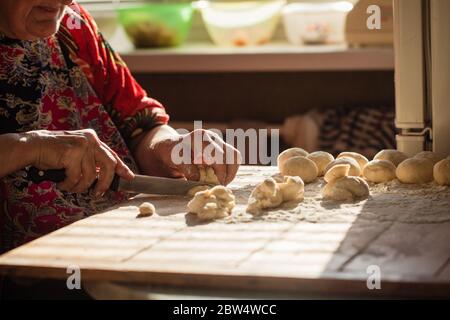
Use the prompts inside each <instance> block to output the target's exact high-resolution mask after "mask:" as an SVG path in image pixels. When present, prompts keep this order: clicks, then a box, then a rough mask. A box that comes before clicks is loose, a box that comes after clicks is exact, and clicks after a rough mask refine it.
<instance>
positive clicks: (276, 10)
mask: <svg viewBox="0 0 450 320" xmlns="http://www.w3.org/2000/svg"><path fill="white" fill-rule="evenodd" d="M285 3H286V0H260V1H242V2H225V1H219V2H217V1H214V2H210V1H199V2H197V5H196V6H197V8H199V9H200V10H201V14H202V17H203V21H204V22H205V26H206V29H207V31H208V33H209V35H210V37H211V38H212V40H213V41H214V43H215V44H217V45H219V46H252V45H260V44H264V43H267V42H269V41H270V39H271V38H272V35H273V33H274V31H275V27H276V26H277V23H278V20H279V17H280V13H281V9H282V7H283V6H284V4H285Z"/></svg>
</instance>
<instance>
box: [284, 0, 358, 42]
mask: <svg viewBox="0 0 450 320" xmlns="http://www.w3.org/2000/svg"><path fill="white" fill-rule="evenodd" d="M352 8H353V4H352V3H351V2H347V1H338V2H329V3H292V4H289V5H286V6H285V7H284V8H283V13H282V15H283V24H284V30H285V32H286V37H287V39H288V40H289V42H290V43H292V44H295V45H301V44H321V43H342V42H344V39H345V36H344V28H345V18H346V16H347V14H348V12H349V11H351V10H352Z"/></svg>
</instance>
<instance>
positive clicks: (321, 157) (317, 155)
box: [306, 151, 334, 177]
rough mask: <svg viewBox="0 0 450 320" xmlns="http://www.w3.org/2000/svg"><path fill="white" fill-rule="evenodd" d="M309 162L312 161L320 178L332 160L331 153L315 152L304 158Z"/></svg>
mask: <svg viewBox="0 0 450 320" xmlns="http://www.w3.org/2000/svg"><path fill="white" fill-rule="evenodd" d="M306 157H307V158H308V159H309V160H312V161H314V163H315V164H316V166H317V169H318V171H319V172H318V176H319V177H321V176H323V175H324V174H325V168H326V167H327V165H328V164H329V163H330V162H332V161H333V160H334V157H333V155H332V154H331V153H328V152H325V151H316V152H313V153H310V154H308V155H307V156H306Z"/></svg>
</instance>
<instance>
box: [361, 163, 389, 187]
mask: <svg viewBox="0 0 450 320" xmlns="http://www.w3.org/2000/svg"><path fill="white" fill-rule="evenodd" d="M395 170H396V168H395V166H394V164H393V163H392V162H390V161H388V160H372V161H370V162H369V163H368V164H367V165H366V166H365V167H364V169H363V176H364V178H366V179H367V180H368V181H371V182H375V183H382V182H388V181H391V180H394V179H395V178H396V175H395Z"/></svg>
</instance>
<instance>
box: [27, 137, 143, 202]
mask: <svg viewBox="0 0 450 320" xmlns="http://www.w3.org/2000/svg"><path fill="white" fill-rule="evenodd" d="M30 135H31V138H30V144H32V146H33V147H34V150H35V151H34V155H35V156H34V161H33V163H32V165H33V166H35V167H37V168H38V169H41V170H48V169H65V172H66V179H65V180H64V181H63V182H61V183H59V184H58V187H59V188H60V189H61V190H64V191H68V192H73V193H81V192H85V191H87V190H88V189H89V187H90V186H91V185H92V184H93V183H94V181H95V179H97V178H98V181H97V184H96V186H95V189H94V196H95V197H100V196H102V195H103V194H104V193H105V192H106V191H107V190H108V188H109V186H110V185H111V182H112V180H113V178H114V174H118V175H119V176H121V177H122V178H124V179H127V180H131V179H133V177H134V174H133V172H132V171H131V170H130V169H129V168H128V167H127V166H126V165H125V164H124V163H123V161H122V160H121V159H120V158H119V156H118V155H117V154H116V153H115V152H114V151H113V150H111V148H110V147H108V146H107V145H106V144H105V143H103V142H102V141H100V139H99V138H98V136H97V134H96V132H95V131H94V130H91V129H85V130H76V131H47V130H37V131H31V132H30Z"/></svg>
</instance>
